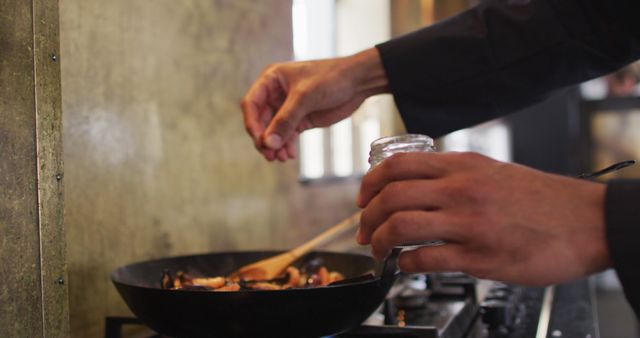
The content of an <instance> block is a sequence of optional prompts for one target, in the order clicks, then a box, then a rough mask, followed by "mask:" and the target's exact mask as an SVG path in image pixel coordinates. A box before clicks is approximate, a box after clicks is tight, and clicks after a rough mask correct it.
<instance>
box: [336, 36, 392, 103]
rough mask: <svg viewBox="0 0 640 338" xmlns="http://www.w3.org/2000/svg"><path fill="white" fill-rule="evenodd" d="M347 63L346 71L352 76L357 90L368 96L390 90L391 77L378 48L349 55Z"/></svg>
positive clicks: (346, 59)
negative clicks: (385, 68)
mask: <svg viewBox="0 0 640 338" xmlns="http://www.w3.org/2000/svg"><path fill="white" fill-rule="evenodd" d="M345 63H346V66H345V68H344V72H345V74H348V76H350V77H351V78H352V81H353V83H354V87H355V88H356V91H357V92H360V93H367V94H368V95H367V96H370V95H376V94H382V93H388V92H389V79H388V78H387V74H386V72H385V70H384V67H383V66H382V60H381V59H380V53H379V52H378V50H377V49H376V48H369V49H366V50H364V51H362V52H359V53H357V54H354V55H352V56H349V57H347V58H345Z"/></svg>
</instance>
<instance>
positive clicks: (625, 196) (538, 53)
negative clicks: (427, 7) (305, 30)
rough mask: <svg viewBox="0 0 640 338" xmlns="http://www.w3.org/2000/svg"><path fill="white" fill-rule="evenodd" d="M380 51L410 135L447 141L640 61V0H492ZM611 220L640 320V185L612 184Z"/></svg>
mask: <svg viewBox="0 0 640 338" xmlns="http://www.w3.org/2000/svg"><path fill="white" fill-rule="evenodd" d="M377 48H378V50H379V51H380V55H381V57H382V62H383V65H384V68H385V71H386V73H387V77H388V78H389V86H390V88H391V92H392V93H393V95H394V99H395V101H396V104H397V106H398V109H399V110H400V114H401V115H402V119H403V120H404V123H405V125H406V127H407V130H408V131H409V132H419V133H424V134H428V135H430V136H434V137H438V136H441V135H444V134H446V133H449V132H451V131H454V130H457V129H461V128H464V127H468V126H471V125H475V124H477V123H479V122H482V121H486V120H489V119H492V118H495V117H498V116H501V115H505V114H508V113H511V112H514V111H515V110H517V109H519V108H522V107H524V106H526V105H529V104H532V103H534V102H537V101H540V100H542V99H544V98H545V96H546V95H548V94H549V93H550V92H552V91H553V90H555V89H558V88H561V87H565V86H568V85H571V84H575V83H578V82H581V81H584V80H587V79H591V78H594V77H598V76H601V75H603V74H607V73H610V72H612V71H615V70H616V69H618V68H620V67H622V66H624V65H626V64H628V63H630V62H632V61H635V60H637V59H639V58H640V0H488V1H484V2H482V4H481V5H479V6H477V7H475V8H473V9H471V10H468V11H466V12H463V13H462V14H460V15H458V16H455V17H453V18H451V19H448V20H445V21H443V22H441V23H438V24H436V25H433V26H430V27H427V28H424V29H422V30H419V31H416V32H414V33H411V34H408V35H405V36H402V37H400V38H397V39H394V40H391V41H388V42H385V43H383V44H380V45H378V46H377ZM638 132H640V130H639V131H638ZM605 217H606V220H605V221H606V235H607V242H608V247H609V253H610V256H611V259H612V261H613V266H614V268H615V269H616V272H617V274H618V277H619V278H620V281H621V283H622V285H623V288H624V290H625V294H626V296H627V299H628V300H629V302H630V303H631V305H632V307H633V309H634V311H635V313H636V316H638V317H640V180H639V181H613V182H611V183H609V184H608V186H607V193H606V202H605Z"/></svg>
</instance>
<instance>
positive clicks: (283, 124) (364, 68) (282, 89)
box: [242, 48, 387, 161]
mask: <svg viewBox="0 0 640 338" xmlns="http://www.w3.org/2000/svg"><path fill="white" fill-rule="evenodd" d="M386 91H387V78H386V75H385V73H384V68H383V67H382V62H381V61H380V56H379V54H378V51H377V49H375V48H371V49H368V50H365V51H363V52H360V53H358V54H355V55H353V56H349V57H343V58H335V59H328V60H320V61H306V62H289V63H278V64H274V65H271V66H269V67H267V68H266V69H265V70H264V71H263V72H262V74H261V75H260V77H258V79H257V80H256V81H255V82H254V84H253V85H252V86H251V88H250V89H249V91H248V92H247V94H246V95H245V97H244V98H243V100H242V111H243V114H244V124H245V128H246V130H247V132H248V133H249V135H250V136H251V138H252V139H253V141H254V144H255V146H256V148H257V149H258V150H259V151H260V152H262V154H263V155H264V156H265V158H266V159H267V160H269V161H273V160H274V159H278V160H280V161H286V160H287V159H290V158H294V157H295V155H296V149H295V141H296V138H297V136H298V135H299V134H300V133H301V132H303V131H304V130H307V129H311V128H316V127H326V126H330V125H332V124H333V123H336V122H338V121H340V120H342V119H344V118H346V117H348V116H350V115H351V114H352V113H353V111H354V110H356V109H357V108H358V107H359V106H360V104H361V103H362V101H364V99H366V98H367V97H369V96H371V95H375V94H379V93H383V92H386Z"/></svg>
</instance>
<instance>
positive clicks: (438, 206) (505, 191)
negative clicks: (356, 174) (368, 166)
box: [358, 152, 611, 285]
mask: <svg viewBox="0 0 640 338" xmlns="http://www.w3.org/2000/svg"><path fill="white" fill-rule="evenodd" d="M604 195H605V186H604V185H602V184H599V183H593V182H589V181H584V180H578V179H573V178H568V177H563V176H558V175H553V174H548V173H544V172H540V171H537V170H534V169H531V168H527V167H524V166H520V165H516V164H509V163H503V162H498V161H495V160H492V159H490V158H488V157H485V156H482V155H479V154H475V153H434V152H407V153H400V154H395V155H393V156H391V157H389V158H387V159H385V160H384V161H383V162H382V163H381V164H379V165H378V166H376V167H375V168H373V169H372V170H371V171H370V172H369V173H368V174H367V175H366V176H365V177H364V179H363V182H362V186H361V190H360V195H359V197H358V205H359V206H360V207H362V208H364V211H363V214H362V219H361V225H360V229H359V233H358V242H359V243H360V244H371V246H372V252H373V254H374V255H375V256H376V257H377V258H383V257H384V256H385V255H386V254H387V253H388V252H389V251H390V249H391V248H393V247H395V246H399V245H403V244H406V243H421V242H426V241H432V240H443V241H444V242H446V244H445V245H440V246H427V247H421V248H418V249H415V250H411V251H405V252H403V253H402V254H401V256H400V258H399V261H398V262H399V267H400V269H401V270H403V271H407V272H439V271H463V272H466V273H469V274H471V275H474V276H477V277H482V278H490V279H496V280H502V281H505V282H511V283H518V284H529V285H546V284H553V283H560V282H564V281H568V280H571V279H574V278H578V277H582V276H586V275H588V274H591V273H594V272H598V271H601V270H603V269H605V268H607V267H609V266H610V265H611V263H610V258H609V254H608V250H607V245H606V241H605V230H604V224H605V221H604V213H603V208H604Z"/></svg>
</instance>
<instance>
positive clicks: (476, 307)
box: [105, 273, 599, 338]
mask: <svg viewBox="0 0 640 338" xmlns="http://www.w3.org/2000/svg"><path fill="white" fill-rule="evenodd" d="M594 299H595V298H594V295H593V287H592V285H591V282H590V281H589V280H586V279H585V280H579V281H575V282H572V283H568V284H564V285H559V286H555V287H546V288H542V287H540V288H535V287H521V286H515V285H508V284H503V283H498V282H491V281H484V280H477V279H475V278H472V277H469V276H466V275H464V274H460V273H445V274H428V275H402V276H400V278H399V279H398V281H397V282H396V283H395V285H394V286H393V288H392V289H391V291H390V292H389V294H388V296H387V298H386V300H385V301H384V302H383V304H382V305H381V306H380V307H379V308H378V310H376V311H375V312H374V313H373V314H372V315H371V316H370V317H369V319H367V320H366V321H365V322H364V323H362V325H361V326H359V327H357V328H354V329H352V330H351V331H349V332H346V333H343V334H340V335H337V336H335V337H336V338H359V337H404V338H409V337H411V338H525V337H526V338H533V337H535V338H543V337H545V338H546V337H549V338H557V337H582V338H597V337H599V334H598V325H597V318H596V316H595V311H594V306H595V301H594ZM105 324H106V328H105V337H106V338H138V337H140V338H142V337H145V338H146V337H149V338H151V337H153V338H162V337H163V336H161V335H158V334H155V333H152V332H151V331H147V332H146V333H138V334H135V335H127V336H125V335H123V330H122V329H123V326H125V325H142V324H141V323H140V322H139V321H138V320H137V319H135V318H125V317H107V318H106V323H105Z"/></svg>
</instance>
